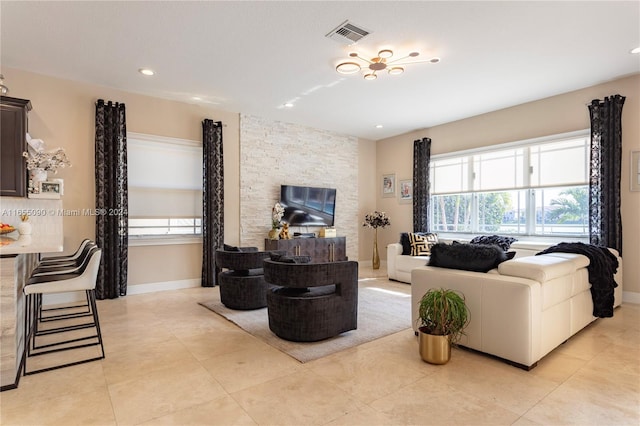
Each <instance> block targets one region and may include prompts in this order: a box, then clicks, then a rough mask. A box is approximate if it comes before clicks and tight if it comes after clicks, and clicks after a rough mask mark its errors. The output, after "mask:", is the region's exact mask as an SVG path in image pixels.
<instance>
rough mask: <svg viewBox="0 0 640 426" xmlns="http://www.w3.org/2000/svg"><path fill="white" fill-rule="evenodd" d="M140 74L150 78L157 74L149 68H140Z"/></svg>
mask: <svg viewBox="0 0 640 426" xmlns="http://www.w3.org/2000/svg"><path fill="white" fill-rule="evenodd" d="M138 72H139V73H140V74H142V75H148V76H149V75H154V74H155V72H154V71H153V70H151V69H149V68H140V69H139V70H138Z"/></svg>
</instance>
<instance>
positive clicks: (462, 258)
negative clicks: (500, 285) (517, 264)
mask: <svg viewBox="0 0 640 426" xmlns="http://www.w3.org/2000/svg"><path fill="white" fill-rule="evenodd" d="M505 260H507V255H506V253H505V252H504V251H503V250H502V249H501V248H500V247H498V246H496V245H482V244H452V245H448V244H443V243H439V244H436V245H434V246H433V247H431V258H430V259H429V263H428V265H429V266H439V267H441V268H450V269H462V270H465V271H474V272H488V271H490V270H492V269H494V268H496V267H497V266H498V265H499V264H500V263H502V262H504V261H505Z"/></svg>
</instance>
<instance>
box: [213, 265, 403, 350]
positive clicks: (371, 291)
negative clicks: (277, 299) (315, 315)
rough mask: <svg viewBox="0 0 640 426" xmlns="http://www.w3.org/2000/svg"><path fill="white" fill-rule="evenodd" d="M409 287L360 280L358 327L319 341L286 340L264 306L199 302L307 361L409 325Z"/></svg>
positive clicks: (218, 300)
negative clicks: (275, 329) (240, 307)
mask: <svg viewBox="0 0 640 426" xmlns="http://www.w3.org/2000/svg"><path fill="white" fill-rule="evenodd" d="M410 292H411V288H410V286H409V285H406V284H400V283H393V282H390V281H388V280H386V279H375V278H371V279H366V278H365V279H361V280H359V292H358V328H357V329H356V330H351V331H348V332H346V333H342V334H340V335H339V336H336V337H332V338H330V339H327V340H323V341H320V342H289V341H287V340H283V339H281V338H279V337H278V336H276V335H275V334H273V332H272V331H271V330H269V318H268V316H267V308H262V309H255V310H252V311H236V310H233V309H229V308H227V307H226V306H224V305H223V304H222V303H221V302H220V293H219V291H216V292H215V293H214V294H215V296H214V298H213V300H208V301H206V302H200V305H202V306H204V307H206V308H207V309H209V310H211V311H213V312H215V313H217V314H219V315H221V316H223V317H225V318H226V319H227V320H229V321H231V322H233V323H234V324H236V325H238V326H239V327H240V328H242V329H243V330H245V331H247V332H248V333H249V334H252V335H253V336H255V337H257V338H259V339H261V340H263V341H264V342H266V343H268V344H269V345H271V346H273V347H274V348H276V349H279V350H281V351H282V352H284V353H286V354H288V355H289V356H291V357H293V358H295V359H297V360H298V361H300V362H308V361H312V360H314V359H318V358H322V357H325V356H327V355H330V354H332V353H335V352H338V351H342V350H345V349H348V348H352V347H354V346H357V345H360V344H362V343H366V342H370V341H372V340H375V339H379V338H381V337H384V336H387V335H389V334H392V333H396V332H398V331H402V330H406V329H408V328H410V327H411V293H410Z"/></svg>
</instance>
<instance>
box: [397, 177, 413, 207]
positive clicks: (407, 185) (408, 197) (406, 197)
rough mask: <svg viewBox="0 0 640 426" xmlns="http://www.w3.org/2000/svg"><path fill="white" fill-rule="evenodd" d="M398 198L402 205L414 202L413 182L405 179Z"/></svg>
mask: <svg viewBox="0 0 640 426" xmlns="http://www.w3.org/2000/svg"><path fill="white" fill-rule="evenodd" d="M398 197H399V201H400V202H401V203H411V202H412V201H413V180H412V179H404V180H401V181H400V186H399V190H398Z"/></svg>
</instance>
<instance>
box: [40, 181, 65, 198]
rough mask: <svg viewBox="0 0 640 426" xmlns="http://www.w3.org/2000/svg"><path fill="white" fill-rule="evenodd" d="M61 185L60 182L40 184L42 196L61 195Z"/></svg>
mask: <svg viewBox="0 0 640 426" xmlns="http://www.w3.org/2000/svg"><path fill="white" fill-rule="evenodd" d="M60 186H61V185H60V183H59V182H51V181H46V182H40V193H41V194H57V195H60Z"/></svg>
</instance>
